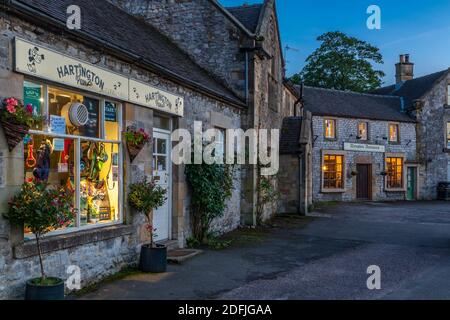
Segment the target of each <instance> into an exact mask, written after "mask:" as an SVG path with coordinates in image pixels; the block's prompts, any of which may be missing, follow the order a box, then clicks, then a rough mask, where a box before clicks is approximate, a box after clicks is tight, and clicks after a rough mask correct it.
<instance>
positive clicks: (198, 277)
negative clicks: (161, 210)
mask: <svg viewBox="0 0 450 320" xmlns="http://www.w3.org/2000/svg"><path fill="white" fill-rule="evenodd" d="M273 224H274V227H273V228H271V229H268V230H264V231H263V232H261V236H260V237H257V238H254V239H255V241H254V242H252V241H247V242H244V243H241V244H239V245H234V246H232V247H231V248H228V249H225V250H221V251H210V250H206V251H205V252H204V253H203V254H202V255H199V256H197V257H195V258H194V259H192V260H189V261H186V262H184V263H183V264H181V265H170V266H169V268H168V272H167V273H165V274H162V275H149V274H135V275H132V276H129V277H127V278H125V279H123V280H118V281H115V282H113V283H108V284H104V285H101V286H100V287H99V289H98V290H96V291H95V292H91V293H88V294H86V295H84V296H82V297H81V299H88V300H97V299H108V300H109V299H112V300H114V299H120V300H128V299H134V300H136V299H137V300H174V299H175V300H177V299H183V300H184V299H189V300H203V299H225V300H227V299H230V300H265V299H271V300H272V299H274V300H288V299H307V300H315V299H345V300H355V299H356V300H358V299H364V300H365V299H370V300H372V299H382V300H399V299H450V277H449V276H448V274H447V272H450V203H448V202H395V203H348V204H337V205H329V206H325V207H323V208H322V209H320V210H318V211H317V212H315V213H313V215H312V216H310V217H301V218H299V217H277V218H276V219H275V220H274V222H273ZM242 236H245V233H241V237H242ZM249 239H253V238H251V237H250V238H249ZM369 266H378V267H379V268H380V271H381V278H380V283H381V289H380V290H369V289H368V288H367V279H368V277H369V276H370V275H369V274H367V268H368V267H369Z"/></svg>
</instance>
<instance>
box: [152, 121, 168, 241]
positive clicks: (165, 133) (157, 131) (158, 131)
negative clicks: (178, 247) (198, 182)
mask: <svg viewBox="0 0 450 320" xmlns="http://www.w3.org/2000/svg"><path fill="white" fill-rule="evenodd" d="M170 123H171V129H172V121H170ZM154 133H159V134H164V135H167V137H168V144H167V148H168V150H167V153H168V158H167V161H168V162H169V164H168V171H169V172H168V174H169V178H168V180H169V181H168V190H167V202H168V203H167V205H168V208H169V209H168V210H169V212H168V219H169V238H168V239H167V240H173V230H172V226H173V221H172V219H173V212H172V202H173V199H172V181H173V176H172V139H171V137H170V136H171V134H172V133H171V131H170V130H164V129H159V128H153V137H154ZM152 158H153V149H152ZM153 171H154V168H152V176H153ZM163 241H164V240H163Z"/></svg>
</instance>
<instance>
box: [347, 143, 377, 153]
mask: <svg viewBox="0 0 450 320" xmlns="http://www.w3.org/2000/svg"><path fill="white" fill-rule="evenodd" d="M344 150H346V151H361V152H381V153H384V152H386V147H385V146H380V145H375V144H361V143H349V142H345V143H344Z"/></svg>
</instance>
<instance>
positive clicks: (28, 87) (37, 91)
mask: <svg viewBox="0 0 450 320" xmlns="http://www.w3.org/2000/svg"><path fill="white" fill-rule="evenodd" d="M23 103H24V105H25V106H27V105H31V106H32V107H33V114H34V115H36V116H37V115H42V112H43V109H44V88H43V86H41V85H39V84H35V83H32V82H28V81H24V82H23ZM42 126H43V124H42V122H41V123H38V124H36V126H35V127H34V128H33V129H35V130H42Z"/></svg>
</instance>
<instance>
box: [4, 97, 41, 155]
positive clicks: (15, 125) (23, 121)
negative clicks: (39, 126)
mask: <svg viewBox="0 0 450 320" xmlns="http://www.w3.org/2000/svg"><path fill="white" fill-rule="evenodd" d="M41 119H42V117H41V116H37V115H35V112H34V109H33V106H32V105H31V104H28V105H26V106H24V105H23V104H22V102H21V101H20V100H18V99H16V98H13V97H11V98H6V99H3V100H2V101H1V103H0V122H1V124H2V127H3V131H4V133H5V137H6V141H7V143H8V148H9V151H13V150H14V148H15V147H16V146H17V145H18V144H19V143H20V142H21V141H22V140H23V138H24V137H25V136H26V135H27V134H28V132H29V130H30V127H32V126H33V125H34V124H35V123H37V122H38V121H39V120H41Z"/></svg>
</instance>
